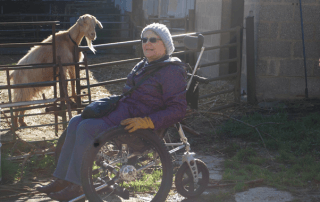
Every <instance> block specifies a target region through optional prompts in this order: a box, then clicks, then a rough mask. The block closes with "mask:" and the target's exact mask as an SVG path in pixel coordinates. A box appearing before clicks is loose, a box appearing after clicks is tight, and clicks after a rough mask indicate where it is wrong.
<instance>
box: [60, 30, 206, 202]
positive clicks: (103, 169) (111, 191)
mask: <svg viewBox="0 0 320 202" xmlns="http://www.w3.org/2000/svg"><path fill="white" fill-rule="evenodd" d="M203 41H204V39H203V36H202V35H201V34H199V35H198V36H197V37H192V36H186V37H185V38H184V44H185V46H186V47H187V48H188V49H199V48H202V45H203ZM203 50H204V48H202V50H201V53H200V55H199V57H198V61H197V64H196V66H195V68H194V70H193V72H192V74H190V73H188V75H189V77H190V79H189V83H188V87H187V88H188V89H187V90H188V91H187V101H188V104H189V105H190V104H191V108H192V107H194V106H195V105H196V104H195V103H194V100H193V101H192V100H191V101H190V97H192V96H193V95H190V94H195V95H196V96H198V93H199V91H198V89H197V90H195V89H196V86H197V83H198V82H204V83H207V82H206V79H205V78H202V77H199V76H196V75H194V74H195V71H196V68H197V65H198V64H199V60H200V58H201V55H202V53H203ZM188 98H189V99H188ZM196 102H197V100H196ZM174 128H176V129H177V131H178V134H179V136H180V142H177V143H172V142H168V143H167V142H165V141H164V137H165V134H166V132H167V129H164V130H157V131H154V130H149V129H145V130H137V131H135V132H133V133H128V132H127V131H126V130H124V127H122V126H117V127H113V128H110V129H109V130H108V131H105V132H103V133H102V134H100V135H98V137H96V138H95V139H94V141H93V142H92V146H90V147H89V148H87V150H86V152H85V154H84V156H83V161H82V162H83V163H82V167H81V182H82V187H83V190H84V193H85V194H84V195H82V196H79V197H77V198H74V199H72V200H71V201H84V198H85V197H86V198H87V199H88V200H89V201H90V202H91V201H92V202H99V201H121V200H120V199H119V198H118V200H117V199H115V197H119V196H120V197H121V198H123V199H129V198H130V196H134V197H135V198H137V199H138V201H153V202H162V201H165V200H166V199H167V197H168V195H169V192H170V190H171V187H172V182H173V161H172V155H173V154H174V153H175V152H177V151H179V150H181V149H184V148H185V152H184V154H183V155H182V165H181V166H180V167H179V168H178V170H177V172H176V174H175V176H174V177H175V181H174V183H175V188H176V190H177V192H178V193H179V194H180V195H182V196H184V197H186V198H193V197H196V196H199V195H200V194H202V193H203V191H204V190H205V189H206V188H207V186H208V183H209V170H208V168H207V166H206V164H205V163H204V162H203V161H201V160H200V159H196V158H195V157H194V155H195V153H194V152H191V148H190V144H189V143H188V140H187V138H186V136H185V134H184V131H183V129H182V125H181V124H180V123H176V124H175V125H174ZM65 136H66V132H65V131H64V132H63V134H62V135H61V136H60V138H59V140H58V143H57V147H56V155H55V158H56V159H55V160H56V162H57V160H58V158H59V155H60V152H61V148H62V145H63V143H64V139H65Z"/></svg>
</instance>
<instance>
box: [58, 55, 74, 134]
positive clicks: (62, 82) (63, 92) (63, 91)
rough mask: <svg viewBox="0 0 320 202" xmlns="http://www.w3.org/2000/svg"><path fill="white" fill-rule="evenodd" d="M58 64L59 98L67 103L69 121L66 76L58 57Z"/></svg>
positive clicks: (69, 111) (69, 108)
mask: <svg viewBox="0 0 320 202" xmlns="http://www.w3.org/2000/svg"><path fill="white" fill-rule="evenodd" d="M58 64H59V72H60V74H59V86H60V98H65V101H66V102H67V108H68V115H69V120H70V119H71V118H72V114H71V105H70V99H69V96H68V88H67V82H66V76H65V74H64V71H63V67H62V64H61V58H60V56H58ZM63 104H64V101H63ZM61 109H62V105H61ZM63 110H64V109H63ZM63 117H65V113H64V116H63ZM63 122H65V121H63ZM63 129H65V127H63Z"/></svg>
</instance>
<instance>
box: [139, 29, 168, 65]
mask: <svg viewBox="0 0 320 202" xmlns="http://www.w3.org/2000/svg"><path fill="white" fill-rule="evenodd" d="M152 37H154V38H157V39H160V37H159V36H158V35H156V34H155V33H154V32H153V31H151V30H147V31H146V32H145V33H143V35H142V38H148V41H147V42H146V43H143V42H142V49H143V54H144V56H145V57H146V58H147V60H148V62H152V61H155V60H158V59H160V58H162V57H163V56H165V55H166V48H165V46H164V44H163V41H162V40H161V39H160V40H156V42H155V43H151V42H150V38H152Z"/></svg>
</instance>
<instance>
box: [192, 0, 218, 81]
mask: <svg viewBox="0 0 320 202" xmlns="http://www.w3.org/2000/svg"><path fill="white" fill-rule="evenodd" d="M222 5H223V0H196V5H195V7H196V22H195V29H196V31H197V32H204V31H212V30H219V29H221V20H222ZM220 38H221V36H220V34H215V35H207V36H205V40H204V45H205V46H218V45H220ZM219 58H220V50H218V49H217V50H210V51H205V52H204V54H203V56H202V59H201V64H205V63H209V62H217V61H219V60H220V59H219ZM198 73H199V75H203V76H206V77H216V76H219V65H215V66H209V67H203V68H201V69H199V71H198Z"/></svg>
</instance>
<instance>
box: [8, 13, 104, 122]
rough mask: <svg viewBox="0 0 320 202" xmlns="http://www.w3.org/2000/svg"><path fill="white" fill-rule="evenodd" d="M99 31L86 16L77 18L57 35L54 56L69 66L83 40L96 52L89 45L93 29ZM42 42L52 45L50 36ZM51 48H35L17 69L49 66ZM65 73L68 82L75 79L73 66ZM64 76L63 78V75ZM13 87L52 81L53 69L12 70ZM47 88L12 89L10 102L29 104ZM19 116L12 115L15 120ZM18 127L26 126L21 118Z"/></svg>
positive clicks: (94, 35)
mask: <svg viewBox="0 0 320 202" xmlns="http://www.w3.org/2000/svg"><path fill="white" fill-rule="evenodd" d="M96 24H98V26H99V27H100V28H101V29H102V28H103V26H102V24H101V22H100V21H98V20H97V19H96V18H95V17H94V16H92V15H89V14H85V15H82V16H80V17H79V19H78V20H77V22H76V23H75V24H74V25H73V26H72V27H70V28H69V29H68V30H66V31H60V32H58V33H56V35H55V37H56V56H57V57H58V56H60V57H61V63H72V62H73V58H74V47H75V46H76V45H77V46H78V45H80V43H81V41H82V39H83V37H85V38H86V40H87V44H88V47H89V48H90V49H91V51H92V52H95V50H94V48H93V46H92V41H93V40H95V39H96V31H95V26H96ZM42 42H52V35H51V36H49V37H48V38H47V39H45V40H43V41H42ZM82 60H83V54H82V53H80V54H79V61H82ZM52 62H53V61H52V47H51V46H34V47H32V48H31V50H30V51H29V52H28V53H27V54H26V55H25V56H24V57H23V58H21V59H20V60H19V62H18V63H17V65H25V64H39V63H52ZM63 69H64V72H65V73H68V74H69V77H70V78H71V79H75V68H74V66H65V67H64V68H63ZM65 75H66V74H65ZM10 78H11V79H13V83H14V84H21V83H33V82H43V81H50V80H53V68H52V67H48V68H38V69H26V70H23V69H22V70H14V71H13V73H12V74H11V75H10ZM49 88H50V87H37V88H17V89H14V93H13V101H14V102H21V101H30V100H32V99H33V98H34V97H35V96H38V95H40V94H41V93H42V92H44V91H45V90H47V89H49ZM71 89H72V97H74V98H75V97H76V91H75V81H71ZM18 113H19V112H15V116H18ZM24 113H25V111H20V115H24ZM17 122H18V120H17V118H15V119H14V124H15V126H18V125H17ZM19 123H20V126H26V125H27V124H26V123H25V122H24V117H23V116H22V117H19Z"/></svg>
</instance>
